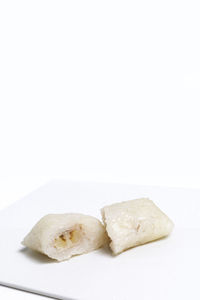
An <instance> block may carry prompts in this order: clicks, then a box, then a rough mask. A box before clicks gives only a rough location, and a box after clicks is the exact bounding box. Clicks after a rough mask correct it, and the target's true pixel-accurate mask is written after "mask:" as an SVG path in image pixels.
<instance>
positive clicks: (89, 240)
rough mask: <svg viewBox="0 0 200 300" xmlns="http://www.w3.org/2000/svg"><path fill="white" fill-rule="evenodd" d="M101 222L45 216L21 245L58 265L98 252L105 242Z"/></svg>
mask: <svg viewBox="0 0 200 300" xmlns="http://www.w3.org/2000/svg"><path fill="white" fill-rule="evenodd" d="M106 237H107V235H106V233H105V229H104V226H103V225H102V224H101V222H100V221H99V220H98V219H96V218H94V217H91V216H86V215H82V214H49V215H46V216H44V217H43V218H42V219H41V220H40V221H39V222H38V223H37V224H36V225H35V226H34V227H33V229H32V230H31V232H30V233H29V234H28V235H27V236H26V237H25V238H24V240H23V242H22V244H23V245H24V246H27V247H29V248H31V249H33V250H36V251H39V252H41V253H44V254H46V255H47V256H49V257H50V258H53V259H56V260H58V261H62V260H66V259H69V258H70V257H72V256H73V255H78V254H83V253H87V252H90V251H92V250H95V249H98V248H100V247H101V246H102V245H103V244H104V242H105V241H106Z"/></svg>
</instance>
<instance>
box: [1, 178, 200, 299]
mask: <svg viewBox="0 0 200 300" xmlns="http://www.w3.org/2000/svg"><path fill="white" fill-rule="evenodd" d="M138 197H150V198H151V199H152V200H154V201H155V203H156V204H158V206H159V207H160V208H161V209H163V210H164V211H165V212H166V213H167V214H168V215H169V217H171V219H172V220H173V221H174V223H175V225H176V226H175V230H174V232H173V234H172V235H171V236H170V237H168V238H166V239H162V240H159V241H157V242H153V243H149V244H147V245H143V246H140V247H136V248H133V249H131V250H128V251H126V252H124V253H122V254H120V255H118V256H116V257H113V256H112V255H111V253H110V252H109V251H108V250H105V249H100V250H97V251H94V252H92V253H89V254H86V255H81V256H76V257H74V258H72V259H71V260H69V261H65V262H62V263H56V262H54V261H51V260H50V259H48V258H47V257H46V256H43V255H42V254H39V253H35V252H31V251H30V250H27V249H25V248H23V246H21V244H20V242H21V240H22V239H23V237H24V236H25V235H26V234H27V232H28V231H29V230H30V229H31V228H32V226H33V225H34V224H35V223H36V222H37V221H38V220H39V219H40V218H41V217H42V216H43V215H45V214H48V213H63V212H80V213H85V214H91V215H94V216H96V217H99V218H100V211H99V210H100V208H101V207H102V206H104V205H107V204H109V203H112V202H117V201H123V200H129V199H134V198H138ZM0 237H1V239H0V241H1V242H0V244H1V246H0V253H1V255H0V283H1V284H3V285H6V286H11V287H15V288H18V289H22V290H26V291H31V292H35V293H38V294H42V295H47V296H52V297H55V298H58V299H80V300H100V299H101V300H102V299H104V300H130V299H137V300H147V299H148V300H160V299H162V300H169V299H170V300H177V299H181V300H186V299H187V300H188V299H193V300H194V299H198V300H199V299H200V291H199V269H200V259H199V254H200V190H189V189H174V188H158V187H142V186H132V185H124V184H123V185H122V184H101V183H83V182H81V183H80V182H51V183H49V184H47V185H46V186H44V187H42V188H40V189H39V190H37V191H35V192H33V193H32V194H30V195H28V196H27V197H25V198H24V199H22V200H20V201H18V202H16V203H15V204H14V205H12V206H11V207H9V208H7V209H6V210H4V211H2V212H1V213H0Z"/></svg>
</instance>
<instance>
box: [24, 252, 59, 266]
mask: <svg viewBox="0 0 200 300" xmlns="http://www.w3.org/2000/svg"><path fill="white" fill-rule="evenodd" d="M19 252H20V253H22V254H23V255H25V256H26V257H28V258H29V259H31V260H33V261H36V262H38V263H40V264H41V263H43V264H50V263H56V261H55V260H53V259H51V258H49V257H48V256H46V255H44V254H42V253H40V252H37V251H34V250H31V249H29V248H22V249H20V250H19Z"/></svg>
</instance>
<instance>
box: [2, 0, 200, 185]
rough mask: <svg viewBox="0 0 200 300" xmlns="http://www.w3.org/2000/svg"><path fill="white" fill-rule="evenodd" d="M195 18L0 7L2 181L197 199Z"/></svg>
mask: <svg viewBox="0 0 200 300" xmlns="http://www.w3.org/2000/svg"><path fill="white" fill-rule="evenodd" d="M199 8H200V3H199V0H186V1H181V0H169V1H167V2H166V1H159V0H152V1H148V0H145V1H131V0H125V1H124V0H123V1H122V0H119V1H116V0H101V1H93V0H86V1H81V0H78V1H65V0H61V1H59V3H58V2H57V1H53V0H35V1H26V0H19V1H15V0H1V1H0V82H1V87H0V142H1V145H0V174H1V176H4V177H5V176H19V175H23V176H24V175H26V176H29V175H30V176H32V175H35V176H41V175H44V176H51V177H56V178H57V177H58V176H68V178H73V177H76V176H79V175H81V176H82V177H84V176H86V175H87V176H89V177H90V178H93V176H97V177H101V178H100V179H101V180H103V181H104V180H110V179H111V178H112V177H113V176H116V177H121V178H122V179H123V180H124V179H126V178H127V177H128V178H131V179H132V182H135V183H138V184H147V185H169V186H194V187H195V186H196V187H200V180H199V176H200V172H199V170H200V160H199V153H200V143H199V139H198V136H199V128H200V118H199V99H200V84H199V76H200V55H199V53H200V40H199V39H198V38H197V37H198V36H199V28H200V18H199ZM120 181H121V180H120Z"/></svg>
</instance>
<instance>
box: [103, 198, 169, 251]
mask: <svg viewBox="0 0 200 300" xmlns="http://www.w3.org/2000/svg"><path fill="white" fill-rule="evenodd" d="M101 213H102V218H103V221H104V224H105V226H106V230H107V233H108V236H109V238H110V240H111V242H110V248H111V249H112V251H113V253H114V254H118V253H120V252H122V251H124V250H126V249H128V248H131V247H134V246H137V245H141V244H145V243H147V242H150V241H153V240H156V239H159V238H162V237H164V236H167V235H169V234H170V232H171V231H172V229H173V223H172V221H171V220H170V219H169V218H168V217H167V216H166V215H165V214H164V213H163V212H162V211H161V210H160V209H159V208H158V207H157V206H156V205H155V204H154V203H153V201H151V200H149V199H147V198H141V199H136V200H130V201H125V202H121V203H116V204H113V205H110V206H105V207H104V208H102V210H101Z"/></svg>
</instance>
